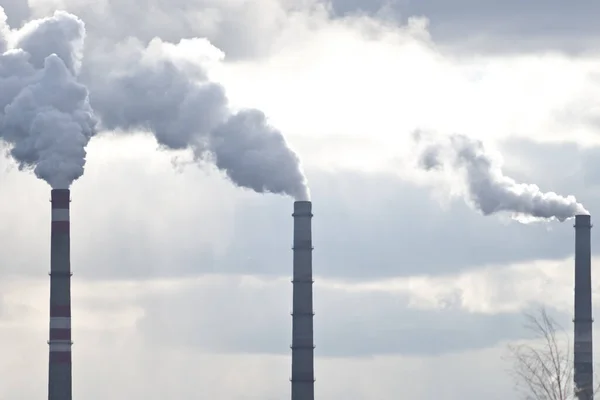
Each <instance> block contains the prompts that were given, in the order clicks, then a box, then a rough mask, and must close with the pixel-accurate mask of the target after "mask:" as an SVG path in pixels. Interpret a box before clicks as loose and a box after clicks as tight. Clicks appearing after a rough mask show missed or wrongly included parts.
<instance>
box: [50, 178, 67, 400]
mask: <svg viewBox="0 0 600 400" xmlns="http://www.w3.org/2000/svg"><path fill="white" fill-rule="evenodd" d="M69 197H70V192H69V190H68V189H54V190H52V195H51V199H52V200H51V202H52V230H51V235H50V236H51V238H50V240H51V243H50V340H49V341H48V344H49V346H50V359H49V370H48V400H71V399H72V382H71V380H72V376H71V373H72V372H71V243H70V232H69V231H70V222H69V202H70V198H69Z"/></svg>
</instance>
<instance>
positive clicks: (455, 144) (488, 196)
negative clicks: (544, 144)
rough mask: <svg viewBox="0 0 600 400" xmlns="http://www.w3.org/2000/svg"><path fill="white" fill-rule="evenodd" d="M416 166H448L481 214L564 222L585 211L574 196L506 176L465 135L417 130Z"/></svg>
mask: <svg viewBox="0 0 600 400" xmlns="http://www.w3.org/2000/svg"><path fill="white" fill-rule="evenodd" d="M414 139H415V140H416V142H417V144H418V162H419V166H420V167H421V168H423V169H425V170H427V171H433V170H439V169H450V170H452V171H454V172H456V173H457V174H459V176H460V177H461V178H462V179H463V180H464V182H465V184H466V189H467V190H466V197H467V201H468V202H469V203H470V204H471V205H472V206H473V207H475V208H476V209H477V210H479V211H480V212H481V213H482V214H483V215H490V214H494V213H497V212H503V211H504V212H510V213H513V215H515V216H516V217H517V218H518V217H529V218H533V219H538V220H539V219H557V220H559V221H564V220H566V219H568V218H571V217H574V216H575V215H577V214H588V212H587V210H586V209H585V208H584V207H583V205H582V204H580V203H578V202H577V200H576V199H575V197H573V196H566V197H565V196H561V195H558V194H556V193H554V192H542V191H541V190H540V188H539V187H538V186H537V185H534V184H529V183H518V182H516V181H515V180H514V179H512V178H510V177H508V176H505V175H504V174H503V172H502V162H501V160H500V159H498V158H496V157H494V156H493V155H492V154H491V153H490V152H488V151H486V149H485V147H484V145H483V143H482V142H481V141H479V140H475V139H471V138H469V137H467V136H464V135H450V136H447V137H437V136H434V135H427V134H424V133H422V132H417V133H416V134H415V135H414Z"/></svg>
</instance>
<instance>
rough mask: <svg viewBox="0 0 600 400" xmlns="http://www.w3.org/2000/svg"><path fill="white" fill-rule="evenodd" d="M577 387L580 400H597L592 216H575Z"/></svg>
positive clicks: (575, 358)
mask: <svg viewBox="0 0 600 400" xmlns="http://www.w3.org/2000/svg"><path fill="white" fill-rule="evenodd" d="M574 226H575V319H574V320H573V322H574V323H575V340H574V352H573V355H574V383H575V390H576V394H577V399H578V400H592V399H593V397H594V382H593V353H592V322H593V321H592V276H591V275H592V268H591V230H592V224H591V219H590V216H589V215H576V216H575V225H574Z"/></svg>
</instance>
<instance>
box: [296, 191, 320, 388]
mask: <svg viewBox="0 0 600 400" xmlns="http://www.w3.org/2000/svg"><path fill="white" fill-rule="evenodd" d="M292 216H293V217H294V247H293V249H294V265H293V269H294V272H293V276H294V279H293V280H292V284H293V305H292V346H291V348H292V378H291V382H292V400H314V398H315V372H314V349H315V346H314V342H313V315H314V313H313V294H312V284H313V278H312V250H313V247H312V232H311V221H312V216H313V215H312V203H311V202H310V201H296V202H294V214H292Z"/></svg>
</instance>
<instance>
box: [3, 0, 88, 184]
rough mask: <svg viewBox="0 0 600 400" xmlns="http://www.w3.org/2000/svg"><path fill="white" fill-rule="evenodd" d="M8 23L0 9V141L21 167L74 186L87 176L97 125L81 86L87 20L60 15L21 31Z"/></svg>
mask: <svg viewBox="0 0 600 400" xmlns="http://www.w3.org/2000/svg"><path fill="white" fill-rule="evenodd" d="M5 21H6V16H5V14H4V10H3V9H2V8H1V7H0V51H1V54H0V110H1V111H0V139H1V140H3V141H4V142H6V143H7V144H8V145H9V148H10V155H11V156H12V157H13V158H14V159H15V161H16V162H17V163H18V165H19V168H20V169H33V170H34V172H35V174H36V175H37V176H38V177H39V178H41V179H43V180H45V181H46V182H48V184H50V186H52V187H53V188H69V186H70V185H71V184H72V183H73V181H74V180H76V179H77V178H79V177H80V176H81V175H83V171H84V166H85V157H86V152H85V147H86V145H87V144H88V142H89V140H90V138H91V137H92V136H93V135H94V133H95V125H96V120H95V118H94V114H93V111H92V109H91V107H90V103H89V98H88V91H87V89H86V87H85V86H83V85H82V84H80V83H78V82H77V74H78V71H79V67H80V63H81V50H82V48H83V41H84V38H85V29H84V25H83V22H82V21H81V20H79V19H78V18H77V17H75V16H73V15H71V14H68V13H65V12H60V11H57V12H55V13H54V15H53V16H52V17H48V18H44V19H39V20H35V21H31V22H29V23H27V24H25V25H24V26H23V28H21V29H19V30H17V31H11V30H10V29H8V27H7V26H6V24H5Z"/></svg>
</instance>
